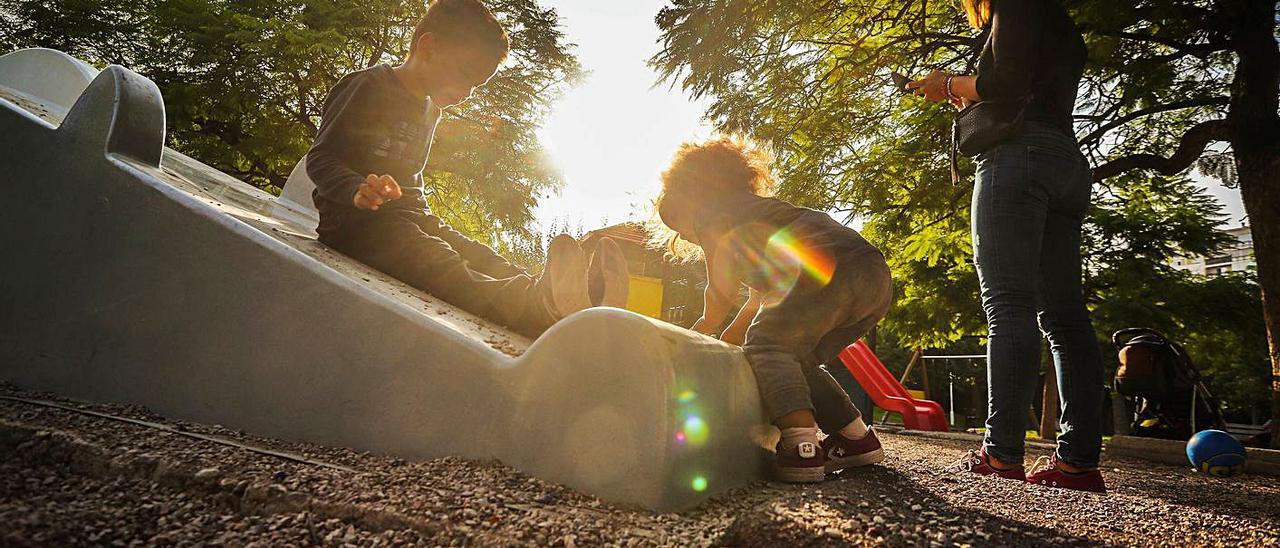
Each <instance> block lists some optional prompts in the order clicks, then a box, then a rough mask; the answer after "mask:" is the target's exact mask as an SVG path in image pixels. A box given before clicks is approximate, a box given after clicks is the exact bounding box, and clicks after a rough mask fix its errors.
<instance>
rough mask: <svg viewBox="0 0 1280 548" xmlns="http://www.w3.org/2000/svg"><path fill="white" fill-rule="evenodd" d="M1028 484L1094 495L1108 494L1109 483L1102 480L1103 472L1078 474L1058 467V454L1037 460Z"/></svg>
mask: <svg viewBox="0 0 1280 548" xmlns="http://www.w3.org/2000/svg"><path fill="white" fill-rule="evenodd" d="M1027 483H1034V484H1036V485H1044V486H1048V487H1061V488H1063V489H1075V490H1076V491H1090V492H1093V493H1106V492H1107V483H1106V482H1105V481H1103V479H1102V472H1100V471H1098V470H1097V469H1094V470H1086V471H1084V472H1078V473H1072V472H1068V471H1066V470H1063V469H1061V468H1059V467H1058V454H1057V453H1054V454H1053V456H1052V457H1040V458H1039V459H1036V464H1035V466H1033V467H1032V468H1031V475H1030V476H1027Z"/></svg>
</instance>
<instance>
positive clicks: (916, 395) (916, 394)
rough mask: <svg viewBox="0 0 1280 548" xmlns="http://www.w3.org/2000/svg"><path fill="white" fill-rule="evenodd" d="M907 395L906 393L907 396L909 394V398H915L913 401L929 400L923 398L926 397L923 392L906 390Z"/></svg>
mask: <svg viewBox="0 0 1280 548" xmlns="http://www.w3.org/2000/svg"><path fill="white" fill-rule="evenodd" d="M907 393H908V394H911V397H913V398H915V399H917V400H927V399H929V398H927V397H925V396H927V394H925V393H924V390H911V389H908V390H907Z"/></svg>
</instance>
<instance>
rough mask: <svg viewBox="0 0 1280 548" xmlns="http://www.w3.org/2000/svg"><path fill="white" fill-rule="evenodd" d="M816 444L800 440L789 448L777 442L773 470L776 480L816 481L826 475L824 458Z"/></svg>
mask: <svg viewBox="0 0 1280 548" xmlns="http://www.w3.org/2000/svg"><path fill="white" fill-rule="evenodd" d="M820 449H821V447H819V446H818V444H816V443H813V442H809V441H802V442H800V443H799V444H797V445H796V446H795V447H792V448H791V449H784V448H783V447H782V442H778V446H777V448H776V450H777V457H776V458H777V460H776V461H774V466H773V472H774V475H775V476H776V477H777V479H778V481H785V482H787V483H818V482H820V481H822V480H824V479H826V477H827V468H826V460H827V459H826V458H824V457H823V454H822V451H821V450H820Z"/></svg>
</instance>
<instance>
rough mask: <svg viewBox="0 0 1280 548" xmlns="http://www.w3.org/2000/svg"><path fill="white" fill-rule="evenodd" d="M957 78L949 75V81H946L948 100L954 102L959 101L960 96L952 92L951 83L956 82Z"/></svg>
mask: <svg viewBox="0 0 1280 548" xmlns="http://www.w3.org/2000/svg"><path fill="white" fill-rule="evenodd" d="M955 78H956V75H954V74H948V75H947V79H946V89H947V98H948V99H951V100H952V101H959V100H960V96H959V95H956V93H955V92H954V91H951V81H952V80H955Z"/></svg>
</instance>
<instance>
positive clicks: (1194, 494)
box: [1104, 459, 1280, 530]
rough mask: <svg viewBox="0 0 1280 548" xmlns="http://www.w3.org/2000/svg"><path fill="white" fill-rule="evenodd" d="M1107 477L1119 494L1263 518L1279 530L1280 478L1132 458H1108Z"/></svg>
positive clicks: (1227, 514) (1204, 509)
mask: <svg viewBox="0 0 1280 548" xmlns="http://www.w3.org/2000/svg"><path fill="white" fill-rule="evenodd" d="M1104 466H1106V468H1107V469H1110V470H1115V469H1119V470H1121V471H1122V473H1121V474H1111V475H1109V476H1108V477H1107V479H1108V483H1110V484H1111V487H1112V492H1113V493H1114V494H1116V495H1122V496H1135V497H1141V498H1146V499H1155V500H1158V501H1163V502H1166V503H1169V504H1174V505H1179V506H1190V507H1194V508H1196V509H1199V510H1202V511H1209V512H1213V513H1215V514H1219V515H1226V516H1232V517H1251V518H1255V519H1262V520H1264V521H1266V522H1268V523H1270V524H1272V525H1273V526H1275V528H1276V529H1278V530H1280V510H1277V509H1280V479H1278V478H1273V477H1268V476H1261V475H1243V476H1236V477H1233V478H1218V477H1213V476H1208V475H1205V474H1198V473H1196V472H1194V471H1192V470H1191V469H1190V468H1189V467H1183V466H1173V465H1169V464H1158V463H1153V462H1146V461H1139V460H1132V459H1108V460H1107V461H1106V462H1105V463H1104Z"/></svg>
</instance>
